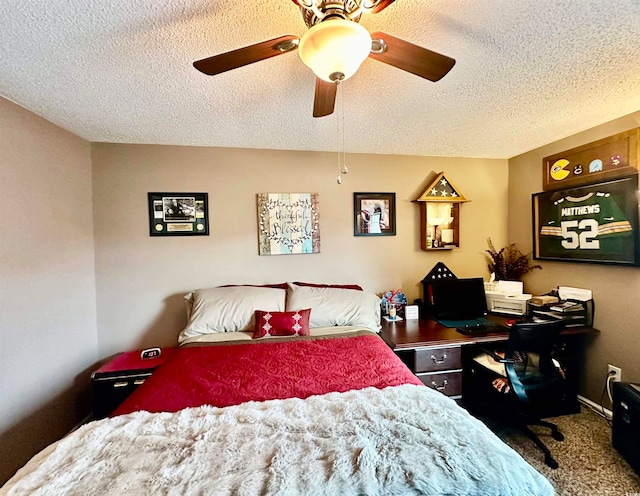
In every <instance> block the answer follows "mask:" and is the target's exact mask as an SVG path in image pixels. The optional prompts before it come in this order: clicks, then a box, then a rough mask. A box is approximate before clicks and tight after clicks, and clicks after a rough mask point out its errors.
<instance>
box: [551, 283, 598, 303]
mask: <svg viewBox="0 0 640 496" xmlns="http://www.w3.org/2000/svg"><path fill="white" fill-rule="evenodd" d="M558 296H559V297H560V299H561V300H577V301H589V300H592V299H593V293H592V291H591V290H590V289H580V288H571V287H569V286H558Z"/></svg>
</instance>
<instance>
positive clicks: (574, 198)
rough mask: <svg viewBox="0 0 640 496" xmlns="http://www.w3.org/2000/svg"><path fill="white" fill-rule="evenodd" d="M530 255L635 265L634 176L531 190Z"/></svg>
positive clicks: (572, 260) (635, 184)
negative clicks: (572, 186)
mask: <svg viewBox="0 0 640 496" xmlns="http://www.w3.org/2000/svg"><path fill="white" fill-rule="evenodd" d="M532 203H533V258H534V259H538V260H557V261H569V262H589V263H607V264H618V265H631V266H637V265H640V257H639V253H638V250H639V243H638V241H639V232H638V175H637V174H634V175H632V176H629V177H625V178H622V179H617V180H614V181H607V182H603V183H598V184H592V185H589V186H583V187H581V188H573V189H569V190H563V191H549V192H544V193H537V194H534V195H532Z"/></svg>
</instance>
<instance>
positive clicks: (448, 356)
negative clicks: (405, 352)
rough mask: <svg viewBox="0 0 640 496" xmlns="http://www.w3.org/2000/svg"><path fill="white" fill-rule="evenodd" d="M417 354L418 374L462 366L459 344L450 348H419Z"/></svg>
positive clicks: (416, 365) (416, 368)
mask: <svg viewBox="0 0 640 496" xmlns="http://www.w3.org/2000/svg"><path fill="white" fill-rule="evenodd" d="M414 354H415V370H414V372H415V373H416V374H419V373H421V372H437V371H439V370H451V369H461V368H462V354H461V352H460V347H459V346H452V347H449V348H417V349H416V350H414Z"/></svg>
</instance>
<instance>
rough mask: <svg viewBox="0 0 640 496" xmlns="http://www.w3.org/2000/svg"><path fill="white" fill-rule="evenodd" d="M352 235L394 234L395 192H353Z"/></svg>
mask: <svg viewBox="0 0 640 496" xmlns="http://www.w3.org/2000/svg"><path fill="white" fill-rule="evenodd" d="M353 215H354V223H353V234H354V236H395V234H396V194H395V193H354V194H353Z"/></svg>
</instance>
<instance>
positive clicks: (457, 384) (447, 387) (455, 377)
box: [417, 370, 462, 396]
mask: <svg viewBox="0 0 640 496" xmlns="http://www.w3.org/2000/svg"><path fill="white" fill-rule="evenodd" d="M417 376H418V379H420V380H421V381H422V383H423V384H424V385H425V386H428V387H430V388H431V389H436V390H438V391H440V392H441V393H443V394H446V395H447V396H460V395H462V370H458V371H450V372H437V373H432V374H417Z"/></svg>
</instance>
